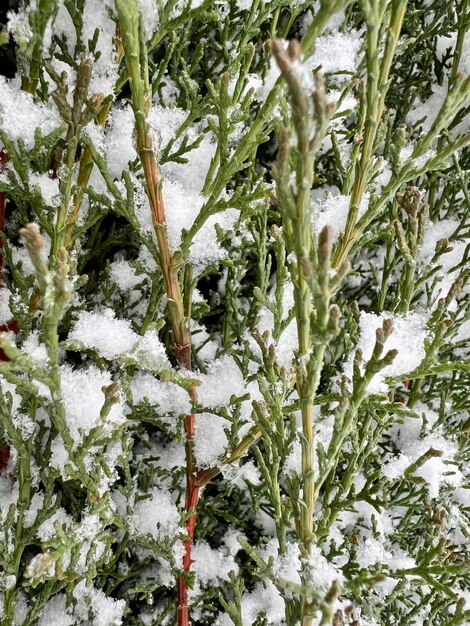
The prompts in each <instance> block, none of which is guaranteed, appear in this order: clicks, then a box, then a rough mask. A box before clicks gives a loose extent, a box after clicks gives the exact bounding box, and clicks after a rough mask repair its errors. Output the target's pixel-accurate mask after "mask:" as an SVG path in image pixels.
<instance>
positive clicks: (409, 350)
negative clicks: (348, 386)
mask: <svg viewBox="0 0 470 626" xmlns="http://www.w3.org/2000/svg"><path fill="white" fill-rule="evenodd" d="M386 319H390V320H392V322H393V329H394V330H393V333H392V334H391V336H390V337H389V338H388V339H387V341H386V342H385V345H384V351H383V353H382V356H385V354H386V353H387V352H388V351H389V350H394V349H396V350H398V354H397V356H396V357H395V359H394V361H393V363H392V364H391V365H388V366H387V367H385V368H383V369H382V370H381V371H380V372H378V373H377V374H375V376H374V377H373V378H372V380H371V382H370V383H369V386H368V388H367V390H368V392H369V393H383V392H385V391H386V390H387V385H386V384H385V379H386V378H387V377H388V376H400V375H402V374H405V373H407V372H412V371H413V370H414V369H416V368H417V367H418V365H419V364H420V363H421V361H422V360H423V358H424V355H425V351H424V340H425V339H426V337H427V334H428V332H427V329H426V322H427V318H426V316H425V315H424V314H422V313H409V314H408V315H406V316H400V315H394V314H393V313H386V312H385V313H381V314H380V315H376V314H375V313H364V312H363V311H362V312H361V316H360V320H359V326H360V333H361V334H360V338H359V343H358V345H357V348H360V349H361V350H362V354H363V358H364V361H365V362H366V363H367V361H369V360H370V358H371V357H372V352H373V349H374V345H375V331H376V330H377V329H378V328H381V327H382V323H383V322H384V320H386ZM352 366H353V363H352V357H351V359H350V360H349V361H348V363H347V364H346V365H345V368H344V373H345V374H346V376H348V377H349V378H351V377H352Z"/></svg>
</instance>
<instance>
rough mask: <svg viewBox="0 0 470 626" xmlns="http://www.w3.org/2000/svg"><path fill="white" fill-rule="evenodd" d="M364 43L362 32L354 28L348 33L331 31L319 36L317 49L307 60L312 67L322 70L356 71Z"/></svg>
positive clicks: (316, 41) (307, 63) (308, 65)
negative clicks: (357, 60) (359, 53)
mask: <svg viewBox="0 0 470 626" xmlns="http://www.w3.org/2000/svg"><path fill="white" fill-rule="evenodd" d="M361 43H362V34H361V33H360V32H359V31H357V30H354V29H351V30H349V31H348V33H341V32H335V33H329V34H326V35H322V36H320V37H317V39H316V40H315V50H314V52H313V54H312V56H311V57H310V58H309V59H308V60H307V61H306V66H307V67H308V68H310V69H312V70H313V69H316V68H318V67H320V68H321V70H322V72H332V73H334V72H355V71H356V65H357V64H356V56H357V54H358V52H359V49H360V47H361Z"/></svg>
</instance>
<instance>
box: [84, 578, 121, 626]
mask: <svg viewBox="0 0 470 626" xmlns="http://www.w3.org/2000/svg"><path fill="white" fill-rule="evenodd" d="M72 594H73V596H74V598H75V599H76V600H77V605H76V606H75V611H74V612H75V615H77V617H79V618H82V620H87V622H88V616H89V612H90V610H91V612H92V615H93V621H92V622H91V623H90V626H120V625H121V624H122V618H123V615H124V609H125V608H126V603H125V601H124V600H114V598H110V597H107V596H106V595H105V593H104V592H103V591H102V590H101V589H96V588H95V587H93V586H89V587H87V585H86V582H85V580H81V581H80V582H79V583H78V584H77V585H76V586H75V587H74V589H73V591H72Z"/></svg>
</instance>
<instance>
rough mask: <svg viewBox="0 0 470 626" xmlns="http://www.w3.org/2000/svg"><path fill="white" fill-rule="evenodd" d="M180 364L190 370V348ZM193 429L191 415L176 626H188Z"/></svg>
mask: <svg viewBox="0 0 470 626" xmlns="http://www.w3.org/2000/svg"><path fill="white" fill-rule="evenodd" d="M177 356H178V357H179V358H178V360H179V362H180V364H182V365H183V366H186V369H191V346H190V345H188V346H186V349H185V350H183V351H182V352H181V354H179V355H177ZM190 395H191V399H192V400H196V394H195V393H194V392H190ZM194 427H195V417H194V414H193V413H191V414H190V415H187V416H186V418H185V420H184V431H185V435H186V498H185V510H186V512H187V513H189V512H190V511H192V514H191V515H190V516H189V517H188V519H187V520H186V523H185V530H186V535H187V539H186V540H185V542H184V549H185V552H184V556H183V574H181V575H180V576H179V577H178V626H190V621H189V608H188V583H187V575H188V574H189V572H190V571H191V565H192V564H193V560H192V558H191V552H192V547H193V542H194V532H195V530H196V509H197V503H198V500H199V490H200V487H199V484H198V483H197V472H196V462H195V458H194V447H193V446H194Z"/></svg>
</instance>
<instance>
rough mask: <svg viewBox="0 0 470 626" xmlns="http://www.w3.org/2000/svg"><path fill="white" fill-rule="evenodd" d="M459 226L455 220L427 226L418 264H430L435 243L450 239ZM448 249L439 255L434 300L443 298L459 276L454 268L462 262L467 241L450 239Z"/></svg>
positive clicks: (437, 222) (440, 221) (446, 220)
mask: <svg viewBox="0 0 470 626" xmlns="http://www.w3.org/2000/svg"><path fill="white" fill-rule="evenodd" d="M459 226H460V222H459V221H458V220H455V219H444V220H439V221H436V222H434V223H432V224H430V225H429V227H428V229H427V231H426V233H425V235H424V241H423V247H422V248H421V254H420V259H419V263H420V265H422V266H426V265H428V264H429V263H430V261H431V259H432V257H433V256H434V252H435V248H436V243H437V242H438V241H439V240H441V239H444V238H447V239H450V238H451V237H452V236H453V235H454V233H455V232H456V231H457V229H458V228H459ZM449 247H450V248H451V250H449V252H446V253H445V254H441V255H440V256H439V259H438V261H437V263H438V264H439V265H441V266H442V267H441V269H440V270H439V272H438V277H439V283H438V285H437V288H436V289H435V291H434V296H435V297H436V299H437V298H438V297H441V298H442V297H445V296H446V295H447V293H448V292H449V289H450V287H451V286H452V283H453V282H454V281H455V279H456V278H457V277H458V276H459V273H460V272H459V270H458V269H456V266H457V265H459V264H460V263H461V262H462V259H463V258H464V254H465V251H466V248H467V241H465V240H458V239H450V241H449Z"/></svg>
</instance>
